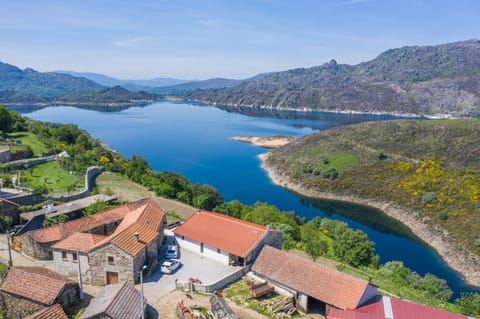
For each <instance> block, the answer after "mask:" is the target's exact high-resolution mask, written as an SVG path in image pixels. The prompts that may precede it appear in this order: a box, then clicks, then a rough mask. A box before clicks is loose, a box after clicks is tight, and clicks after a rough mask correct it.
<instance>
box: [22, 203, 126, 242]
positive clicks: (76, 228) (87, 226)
mask: <svg viewBox="0 0 480 319" xmlns="http://www.w3.org/2000/svg"><path fill="white" fill-rule="evenodd" d="M129 211H130V209H129V208H128V206H121V207H117V208H114V209H110V210H107V211H105V212H102V213H97V214H93V215H90V216H87V217H82V218H78V219H74V220H71V221H68V222H66V223H64V224H63V226H61V225H55V226H52V227H47V228H42V229H37V230H32V231H29V232H27V233H26V234H25V235H30V236H31V237H32V238H33V239H34V240H35V241H37V242H39V243H49V242H53V241H58V240H61V239H62V238H64V237H66V236H69V235H71V234H73V233H74V232H87V231H89V230H91V229H93V228H96V227H98V226H101V225H104V224H110V223H113V222H115V221H120V220H122V219H123V218H124V217H125V215H127V214H128V212H129ZM61 227H63V235H62V229H61Z"/></svg>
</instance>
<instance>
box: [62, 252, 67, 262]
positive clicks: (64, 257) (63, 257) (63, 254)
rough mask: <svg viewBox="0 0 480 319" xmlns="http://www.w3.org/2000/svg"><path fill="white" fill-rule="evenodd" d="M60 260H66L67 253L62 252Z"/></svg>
mask: <svg viewBox="0 0 480 319" xmlns="http://www.w3.org/2000/svg"><path fill="white" fill-rule="evenodd" d="M62 259H63V260H67V252H65V251H62Z"/></svg>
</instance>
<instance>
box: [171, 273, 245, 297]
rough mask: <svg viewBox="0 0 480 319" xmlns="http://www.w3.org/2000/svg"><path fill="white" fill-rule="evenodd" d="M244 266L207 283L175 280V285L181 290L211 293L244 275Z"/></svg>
mask: <svg viewBox="0 0 480 319" xmlns="http://www.w3.org/2000/svg"><path fill="white" fill-rule="evenodd" d="M244 271H245V268H243V267H242V268H239V269H238V270H236V271H234V272H232V273H231V274H229V275H226V276H225V277H223V278H221V279H219V280H217V281H215V282H211V283H209V284H194V283H192V282H189V281H175V287H177V288H180V289H183V290H190V291H196V292H201V293H206V294H209V293H213V292H215V291H217V290H220V289H222V288H225V287H226V286H228V285H229V284H231V283H232V282H234V281H236V280H238V279H239V278H241V277H242V276H243V275H244Z"/></svg>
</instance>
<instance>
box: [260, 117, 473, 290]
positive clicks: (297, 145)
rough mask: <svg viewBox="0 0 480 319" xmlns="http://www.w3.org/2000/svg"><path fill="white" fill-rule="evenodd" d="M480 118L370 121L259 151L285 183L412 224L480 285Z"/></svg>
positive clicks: (305, 192) (268, 167)
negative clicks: (368, 207) (266, 151)
mask: <svg viewBox="0 0 480 319" xmlns="http://www.w3.org/2000/svg"><path fill="white" fill-rule="evenodd" d="M478 132H480V120H478V119H471V120H467V119H463V120H461V119H458V120H443V121H441V120H437V121H434V120H432V121H385V122H367V123H361V124H357V125H352V126H349V127H341V128H335V129H330V130H326V131H323V132H320V133H316V134H312V135H308V136H305V137H302V138H300V139H298V140H296V141H294V142H292V143H289V144H287V145H286V146H284V147H280V148H278V149H275V150H272V151H271V152H270V153H268V154H264V155H263V156H261V158H262V161H263V164H262V167H263V168H264V169H265V170H266V171H267V173H268V175H269V177H270V178H271V179H272V181H273V182H274V183H276V184H278V185H280V186H282V187H285V188H287V189H290V190H293V191H295V192H297V193H300V194H302V195H305V196H308V197H314V198H328V199H335V200H342V201H349V202H355V203H360V204H366V205H369V206H372V207H375V208H379V209H381V210H383V212H384V213H386V214H387V215H389V216H391V217H393V218H395V219H397V220H398V221H400V222H402V223H403V224H405V225H406V226H408V227H409V228H410V229H411V230H412V231H413V232H414V233H415V234H416V235H417V236H418V237H419V238H421V239H422V240H423V241H424V242H425V243H428V244H429V245H430V246H432V247H433V248H434V249H435V250H436V251H437V252H438V253H439V254H440V255H441V256H442V258H443V259H444V260H445V261H446V262H447V263H448V264H449V265H450V266H451V267H452V268H453V269H455V270H456V271H458V272H459V273H461V274H462V275H463V276H464V278H465V279H466V281H467V282H468V283H469V284H472V285H475V286H480V273H478V271H477V269H479V267H480V228H479V227H480V226H479V225H480V212H479V210H478V200H479V196H480V189H479V187H478V185H479V183H480V180H479V176H480V174H479V172H480V167H479V162H478V158H479V157H480V153H479V149H478V148H477V147H474V145H478V144H479V143H480V140H479V139H480V134H478Z"/></svg>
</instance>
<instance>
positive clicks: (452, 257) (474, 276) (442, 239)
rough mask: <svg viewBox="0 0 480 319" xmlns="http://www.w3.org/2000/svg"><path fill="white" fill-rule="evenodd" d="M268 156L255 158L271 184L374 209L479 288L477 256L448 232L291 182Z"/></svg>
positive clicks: (398, 211)
mask: <svg viewBox="0 0 480 319" xmlns="http://www.w3.org/2000/svg"><path fill="white" fill-rule="evenodd" d="M269 154H270V153H264V154H260V155H259V156H258V157H259V158H260V160H261V168H262V169H263V170H264V171H265V172H266V173H267V175H268V177H269V178H270V180H271V181H272V182H273V183H274V184H276V185H278V186H280V187H283V188H286V189H288V190H291V191H294V192H296V193H298V194H301V195H303V196H307V197H312V198H324V199H332V200H339V201H345V202H351V203H357V204H363V205H367V206H371V207H374V208H378V209H380V210H381V211H382V212H383V213H385V214H386V215H388V216H390V217H392V218H394V219H395V220H398V221H399V222H401V223H402V224H404V225H405V226H407V227H408V228H409V229H410V230H411V231H412V232H413V233H414V234H415V235H416V236H418V237H419V238H420V239H421V240H422V241H424V242H425V243H427V244H428V245H429V246H430V247H432V248H433V249H434V250H435V251H436V252H437V253H438V254H439V255H440V257H441V258H442V259H443V260H444V261H445V262H446V263H447V265H448V266H449V267H450V268H452V269H453V270H454V271H456V272H457V273H459V274H460V275H461V277H462V278H463V279H464V280H465V282H466V283H467V284H469V285H472V286H474V287H480V272H479V271H475V269H479V268H480V257H479V256H475V255H472V254H471V253H470V252H468V251H467V250H466V249H464V248H461V247H459V246H458V245H457V244H455V243H453V242H451V241H449V240H448V233H447V232H446V231H445V230H443V229H440V227H438V226H436V227H435V228H434V229H432V228H431V225H428V224H427V223H425V221H424V220H423V219H422V218H421V217H420V216H418V214H415V213H409V214H405V213H404V212H405V209H403V208H401V207H396V206H394V205H392V204H390V203H386V202H382V201H378V200H375V199H364V198H360V197H356V196H352V195H339V194H335V193H330V192H321V191H318V190H314V189H309V188H306V187H304V186H303V185H301V184H299V183H296V182H294V181H293V180H291V179H290V177H289V176H288V175H286V174H285V173H283V172H281V171H280V170H279V169H277V168H275V167H273V166H271V165H269V164H267V158H268V156H269Z"/></svg>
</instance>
